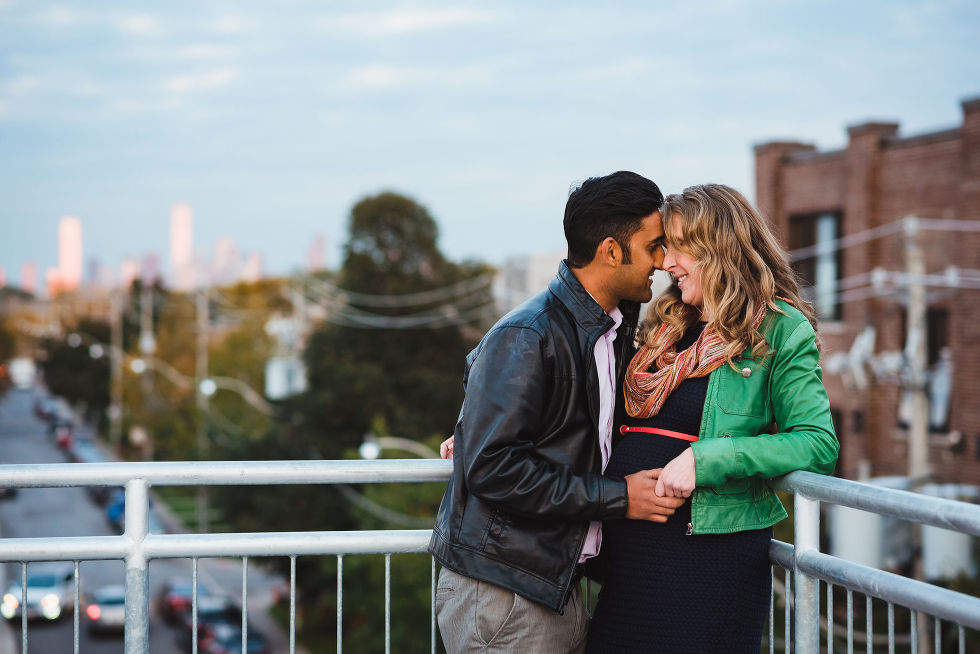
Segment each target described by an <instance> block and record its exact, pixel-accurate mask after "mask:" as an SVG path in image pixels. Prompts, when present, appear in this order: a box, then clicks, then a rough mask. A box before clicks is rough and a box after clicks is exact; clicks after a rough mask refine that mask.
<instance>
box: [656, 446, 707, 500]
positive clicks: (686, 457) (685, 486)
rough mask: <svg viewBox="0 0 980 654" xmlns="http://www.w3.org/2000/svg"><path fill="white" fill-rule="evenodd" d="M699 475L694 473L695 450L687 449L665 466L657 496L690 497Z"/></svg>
mask: <svg viewBox="0 0 980 654" xmlns="http://www.w3.org/2000/svg"><path fill="white" fill-rule="evenodd" d="M696 481H697V475H696V474H695V472H694V450H692V449H691V448H687V449H686V450H684V451H683V452H681V453H680V454H678V455H677V456H676V457H674V458H673V459H671V460H670V461H669V462H668V463H667V465H665V466H664V468H663V471H662V472H661V473H660V479H658V480H657V495H660V496H661V497H690V496H691V493H692V492H694V484H695V482H696Z"/></svg>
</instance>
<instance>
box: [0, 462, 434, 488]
mask: <svg viewBox="0 0 980 654" xmlns="http://www.w3.org/2000/svg"><path fill="white" fill-rule="evenodd" d="M452 469H453V468H452V462H451V461H443V460H441V459H381V460H372V461H361V460H357V459H351V460H322V461H310V460H297V461H177V462H167V461H154V462H113V463H18V464H4V465H0V487H8V488H61V487H68V486H125V485H126V482H128V481H130V480H133V479H140V480H142V481H144V482H146V483H147V484H149V485H151V486H199V485H209V486H255V485H285V484H371V483H387V482H425V481H447V480H448V479H449V477H450V475H451V474H452Z"/></svg>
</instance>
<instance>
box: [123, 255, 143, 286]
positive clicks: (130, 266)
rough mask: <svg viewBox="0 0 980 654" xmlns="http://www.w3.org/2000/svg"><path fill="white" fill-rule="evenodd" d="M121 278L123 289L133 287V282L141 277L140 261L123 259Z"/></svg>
mask: <svg viewBox="0 0 980 654" xmlns="http://www.w3.org/2000/svg"><path fill="white" fill-rule="evenodd" d="M119 276H120V278H121V281H122V285H123V288H129V287H130V286H132V285H133V280H134V279H136V278H137V277H139V276H140V260H139V259H134V258H133V257H126V258H125V259H123V262H122V266H120V269H119Z"/></svg>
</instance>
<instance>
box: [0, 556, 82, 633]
mask: <svg viewBox="0 0 980 654" xmlns="http://www.w3.org/2000/svg"><path fill="white" fill-rule="evenodd" d="M22 599H23V593H22V587H21V582H20V581H16V582H14V583H12V584H11V585H10V587H9V588H8V589H7V592H6V593H4V596H3V600H2V601H0V615H3V617H5V618H7V619H8V620H13V619H15V618H18V617H20V616H21V615H22V614H23V611H24V610H25V607H24V606H22V605H21V601H22ZM74 608H75V572H74V568H73V567H72V566H61V565H55V566H42V565H39V564H35V565H33V566H31V567H30V568H29V570H28V573H27V602H26V611H27V619H28V620H32V619H35V618H44V619H45V620H57V619H58V618H60V617H61V616H62V615H63V614H64V613H66V612H70V611H72V610H73V609H74Z"/></svg>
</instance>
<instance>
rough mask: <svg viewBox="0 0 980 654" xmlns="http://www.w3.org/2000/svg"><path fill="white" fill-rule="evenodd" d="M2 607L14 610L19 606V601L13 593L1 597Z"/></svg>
mask: <svg viewBox="0 0 980 654" xmlns="http://www.w3.org/2000/svg"><path fill="white" fill-rule="evenodd" d="M3 605H4V606H9V607H11V608H13V609H16V608H17V607H18V606H20V601H19V600H18V599H17V596H16V595H14V594H13V593H7V594H6V595H4V596H3Z"/></svg>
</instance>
